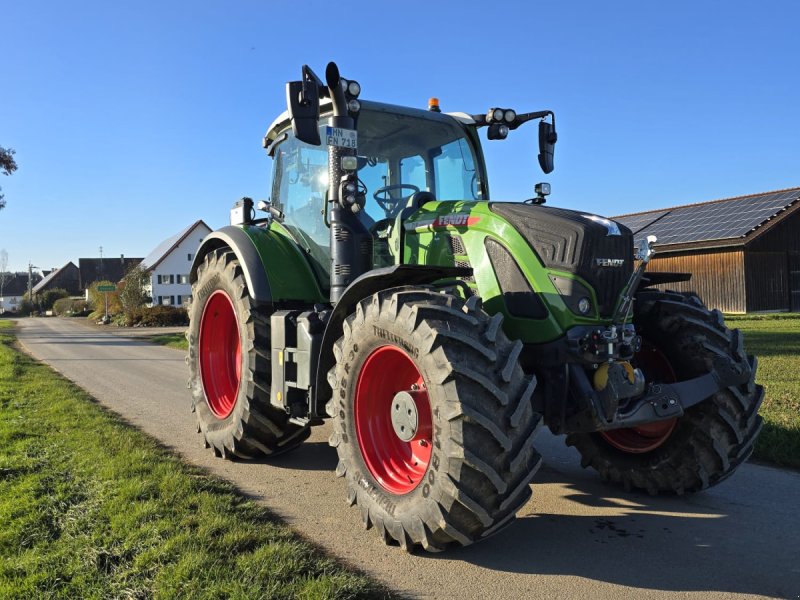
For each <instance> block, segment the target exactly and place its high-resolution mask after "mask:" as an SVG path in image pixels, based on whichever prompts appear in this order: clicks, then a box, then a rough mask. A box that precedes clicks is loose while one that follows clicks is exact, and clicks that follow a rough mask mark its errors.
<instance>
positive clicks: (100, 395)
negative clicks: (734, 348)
mask: <svg viewBox="0 0 800 600" xmlns="http://www.w3.org/2000/svg"><path fill="white" fill-rule="evenodd" d="M19 325H20V328H19V329H20V330H19V338H20V340H21V342H22V344H23V345H24V347H25V348H26V349H27V350H28V351H29V352H30V353H31V354H32V355H33V356H35V357H36V358H39V359H41V360H43V361H45V362H47V363H48V364H50V365H52V366H53V367H54V368H55V369H56V370H58V371H60V372H61V373H63V374H64V375H65V376H66V377H68V378H69V379H71V380H72V381H74V382H75V383H77V384H78V385H80V386H81V387H83V388H84V389H86V390H87V391H88V392H89V393H91V394H92V395H93V396H94V397H95V398H97V399H98V400H99V401H100V402H101V403H102V404H103V405H105V406H107V407H108V408H110V409H112V410H113V411H115V412H116V413H118V414H120V415H121V416H122V417H124V419H125V420H127V421H128V422H129V423H131V424H133V425H135V426H137V427H139V428H140V429H142V430H143V431H145V432H146V433H148V434H150V435H151V436H153V437H155V438H158V439H159V440H161V441H162V442H163V443H164V444H166V445H167V446H169V447H170V448H172V449H173V450H174V451H176V452H177V453H179V454H180V455H181V456H183V457H184V458H185V460H187V461H189V462H191V463H194V464H196V465H201V466H203V467H206V468H207V469H209V470H210V471H211V472H213V473H215V474H217V475H219V476H221V477H224V478H226V479H228V480H230V481H232V482H233V483H235V484H236V485H237V486H238V487H239V488H240V489H241V490H242V491H243V492H245V493H246V494H247V495H249V496H251V497H252V498H254V499H256V500H258V501H259V502H262V503H263V504H265V505H266V506H268V507H269V508H270V509H271V510H272V511H273V512H274V513H276V514H277V515H279V516H280V517H282V518H283V519H285V521H287V522H288V523H289V524H290V525H291V526H292V527H293V528H294V529H295V530H296V531H298V532H300V533H301V534H302V535H303V536H304V537H306V538H307V539H310V540H313V541H314V542H315V543H317V544H319V545H320V546H322V547H324V548H325V549H327V550H328V551H330V552H331V553H332V554H334V555H336V556H338V557H340V558H341V559H343V560H344V561H345V562H347V563H349V564H352V565H355V566H357V567H359V568H361V569H362V570H364V571H366V572H367V573H370V574H371V575H373V576H374V577H376V578H378V579H380V580H383V581H384V582H386V583H387V584H389V585H390V586H391V587H392V588H394V589H396V590H398V591H400V592H402V593H405V594H407V595H409V596H412V597H419V598H459V599H467V598H497V599H506V598H538V597H542V598H586V597H591V598H597V597H601V598H653V597H665V596H667V597H674V596H681V597H690V596H691V597H694V596H697V597H703V598H730V597H746V596H751V597H753V596H768V597H782V598H800V517H798V508H800V506H799V505H798V500H800V473H797V472H790V471H784V470H780V469H775V468H770V467H766V466H760V465H755V464H746V465H744V466H743V467H742V468H741V469H740V470H739V471H738V472H737V474H736V475H735V476H734V477H732V478H731V479H729V480H728V481H726V482H725V483H723V484H722V485H720V486H719V487H716V488H713V489H711V490H709V491H706V492H704V493H701V494H697V495H694V496H691V497H689V498H651V497H649V496H647V495H642V494H635V493H626V492H624V491H622V490H620V489H616V488H614V487H608V486H606V485H604V484H603V483H602V482H601V481H600V480H599V478H598V477H597V475H596V474H595V473H593V472H592V471H585V470H583V469H581V468H580V465H579V464H578V458H577V454H576V453H575V452H574V451H573V450H572V449H568V448H566V447H565V446H564V445H563V443H562V441H561V438H555V437H553V436H551V435H550V434H549V433H548V432H546V431H543V432H542V434H541V435H540V437H539V441H538V443H537V446H538V448H539V450H540V451H541V452H542V454H543V456H544V459H545V466H544V467H543V468H542V470H541V471H540V472H539V475H538V477H537V479H536V480H535V483H534V495H533V499H532V500H531V501H530V502H529V503H528V504H527V505H526V506H525V507H524V508H523V510H522V511H521V513H520V515H519V519H518V520H517V522H516V523H515V524H514V525H512V526H511V527H509V528H507V529H505V530H504V531H503V532H501V533H500V534H498V535H496V536H494V537H493V538H490V539H489V540H487V541H485V542H482V543H480V544H477V545H474V546H470V547H468V548H462V549H457V550H454V551H450V552H446V553H443V554H432V555H429V554H424V553H420V554H406V553H405V552H403V550H401V549H400V548H397V547H387V546H384V545H383V543H382V542H381V541H380V540H379V539H378V536H377V535H376V534H375V532H374V531H363V529H362V527H361V524H360V519H359V516H358V513H357V510H356V509H354V508H353V509H351V508H348V507H347V506H346V504H345V502H344V486H343V482H342V480H340V479H337V478H336V477H335V476H334V473H333V470H334V467H335V466H336V453H335V452H334V450H333V449H331V448H329V447H328V445H327V441H326V440H327V437H328V431H327V429H328V428H327V427H325V426H323V427H320V428H318V429H317V430H316V431H315V433H314V435H312V437H311V438H310V439H309V441H307V442H306V443H305V444H303V446H302V447H301V448H300V449H298V450H297V451H295V452H293V453H291V454H289V455H287V456H284V457H282V458H278V459H275V460H274V461H259V462H237V463H232V462H226V461H223V460H221V459H215V458H214V457H213V456H212V454H211V452H210V451H208V450H204V449H203V447H202V443H201V440H200V438H199V436H198V435H197V434H196V433H195V424H194V417H193V415H192V414H190V412H189V394H188V391H187V389H186V380H187V378H188V369H187V367H186V365H185V363H184V357H183V353H181V352H179V351H176V350H173V349H170V348H163V347H158V346H153V345H150V344H148V343H145V342H141V341H137V340H134V339H128V338H124V337H120V336H115V335H111V334H108V333H105V332H102V331H98V330H96V329H91V328H88V327H86V326H84V325H82V324H80V323H76V322H73V321H70V320H68V319H57V318H50V319H21V320H20V321H19Z"/></svg>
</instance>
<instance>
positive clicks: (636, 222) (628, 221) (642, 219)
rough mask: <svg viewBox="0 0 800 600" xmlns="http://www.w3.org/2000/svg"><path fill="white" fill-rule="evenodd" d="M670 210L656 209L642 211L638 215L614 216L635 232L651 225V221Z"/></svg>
mask: <svg viewBox="0 0 800 600" xmlns="http://www.w3.org/2000/svg"><path fill="white" fill-rule="evenodd" d="M668 212H669V210H654V211H652V212H646V213H640V214H638V215H629V216H625V217H614V220H615V221H618V222H619V223H622V224H623V225H625V227H627V228H628V229H630V230H631V231H632V232H633V233H636V232H638V231H639V230H641V229H644V228H645V227H647V226H648V225H650V223H652V222H653V221H655V220H656V219H659V218H661V217H662V216H664V215H665V214H667V213H668Z"/></svg>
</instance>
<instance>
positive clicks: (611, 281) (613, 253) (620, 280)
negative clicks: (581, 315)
mask: <svg viewBox="0 0 800 600" xmlns="http://www.w3.org/2000/svg"><path fill="white" fill-rule="evenodd" d="M587 255H588V256H587V258H589V259H590V262H589V264H588V265H585V264H584V265H581V267H580V268H579V273H578V274H579V275H581V276H582V277H583V278H584V279H586V280H587V281H588V282H589V283H590V284H591V285H592V287H593V288H594V290H595V293H596V294H597V301H598V302H599V303H600V306H599V307H598V308H599V309H600V315H601V316H603V317H610V316H611V315H612V314H613V312H614V306H615V305H616V303H617V299H618V298H619V295H620V293H622V289H623V288H624V287H625V284H626V283H628V280H629V279H630V277H631V273H632V272H633V241H632V238H631V237H630V236H628V235H625V234H623V235H621V236H608V237H605V238H600V239H598V240H595V241H594V247H593V248H592V249H591V251H590V252H587ZM598 258H612V259H613V258H617V259H619V258H621V259H623V260H624V261H625V262H624V263H623V264H622V266H620V267H602V266H599V265H598V264H597V261H596V259H598ZM587 267H588V269H587ZM584 269H586V271H584Z"/></svg>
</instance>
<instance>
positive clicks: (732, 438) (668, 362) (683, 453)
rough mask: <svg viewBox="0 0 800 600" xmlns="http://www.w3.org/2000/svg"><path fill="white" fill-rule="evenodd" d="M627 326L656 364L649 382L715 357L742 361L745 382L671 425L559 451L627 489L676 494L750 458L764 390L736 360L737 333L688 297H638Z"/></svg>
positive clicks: (603, 436)
mask: <svg viewBox="0 0 800 600" xmlns="http://www.w3.org/2000/svg"><path fill="white" fill-rule="evenodd" d="M634 324H635V325H636V330H637V332H639V333H640V334H641V335H642V337H643V339H644V341H645V344H644V345H643V350H642V354H645V357H643V358H644V360H646V361H647V362H648V363H649V364H651V365H652V364H653V363H654V362H659V360H660V362H661V363H662V364H661V365H660V366H651V367H650V369H651V373H650V376H652V375H653V374H654V373H655V374H656V375H657V376H656V377H655V379H656V380H660V381H667V382H668V381H670V380H672V381H675V380H677V381H684V380H686V379H691V378H693V377H697V376H699V375H703V374H704V373H708V372H709V371H711V370H712V369H713V368H714V360H715V358H718V357H720V356H727V357H730V358H731V359H732V360H733V361H734V362H741V361H744V360H749V361H750V366H751V377H750V380H749V381H748V382H747V383H745V384H742V385H738V386H730V387H728V388H726V389H723V390H721V391H719V392H717V393H716V394H714V395H713V396H711V397H710V398H708V399H707V400H704V401H703V402H701V403H700V404H697V405H695V406H692V407H690V408H689V409H688V410H687V411H686V413H685V414H684V415H683V416H682V417H680V418H679V419H678V420H677V422H670V421H667V422H660V423H654V424H651V425H646V426H644V427H642V428H630V429H623V430H614V431H609V432H604V433H581V434H571V435H569V436H567V445H569V446H574V447H575V448H576V449H577V450H578V452H580V454H581V465H582V466H583V467H592V468H594V469H595V470H597V471H598V472H599V473H600V475H601V476H602V477H603V478H604V479H606V480H609V481H612V482H617V483H621V484H622V485H624V486H625V487H626V488H627V489H631V488H639V489H644V490H646V491H648V492H649V493H651V494H657V493H661V492H668V493H677V494H683V493H685V492H696V491H699V490H703V489H705V488H708V487H710V486H713V485H716V484H717V483H719V482H721V481H723V480H724V479H726V478H727V477H729V476H730V475H731V474H732V473H733V472H734V471H735V470H736V469H737V467H739V465H741V464H742V463H743V462H744V461H745V460H747V458H748V457H749V456H750V454H752V452H753V445H754V444H755V441H756V437H757V436H758V433H759V431H760V430H761V417H760V416H759V415H758V408H759V406H760V405H761V401H762V399H763V397H764V390H763V388H762V387H761V386H760V385H757V384H756V383H755V374H756V366H757V364H756V360H755V359H754V358H753V357H748V356H746V355H745V354H744V349H743V347H742V337H741V334H740V333H739V331H738V330H730V329H728V328H727V327H726V326H725V323H724V321H723V319H722V315H721V314H720V312H719V311H716V310H714V311H709V310H708V309H707V308H706V307H705V306H704V305H703V302H702V301H701V300H700V298H698V297H697V296H696V295H695V294H682V293H677V292H661V291H657V290H646V291H644V292H640V293H639V294H638V295H637V297H636V308H635V313H634ZM646 355H650V356H651V357H656V358H655V360H654V359H653V358H646ZM634 360H636V358H634ZM643 370H644V371H645V375H646V376H648V369H647V368H644V369H643ZM658 375H660V377H659V376H658Z"/></svg>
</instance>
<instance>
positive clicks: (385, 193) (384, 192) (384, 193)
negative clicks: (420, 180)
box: [372, 183, 419, 214]
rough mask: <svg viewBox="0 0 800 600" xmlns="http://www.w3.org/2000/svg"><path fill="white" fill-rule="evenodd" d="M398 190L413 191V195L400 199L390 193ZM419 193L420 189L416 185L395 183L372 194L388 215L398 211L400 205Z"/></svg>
mask: <svg viewBox="0 0 800 600" xmlns="http://www.w3.org/2000/svg"><path fill="white" fill-rule="evenodd" d="M397 190H411V193H410V194H408V195H407V196H401V197H399V198H395V197H394V196H392V194H390V193H389V192H394V191H397ZM418 191H419V188H418V187H417V186H415V185H411V184H410V183H394V184H392V185H385V186H383V187H382V188H378V189H377V190H375V193H374V194H372V197H373V198H375V202H377V203H378V206H380V207H381V208H382V209H383V210H385V211H386V212H387V213H388V214H392V213H394V211H396V210H397V207H398V206H400V204H402V203H405V202H407V201H408V199H409V198H411V196H413V195H414V194H416V193H417V192H418Z"/></svg>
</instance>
